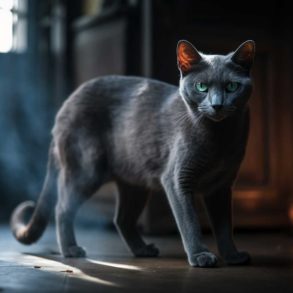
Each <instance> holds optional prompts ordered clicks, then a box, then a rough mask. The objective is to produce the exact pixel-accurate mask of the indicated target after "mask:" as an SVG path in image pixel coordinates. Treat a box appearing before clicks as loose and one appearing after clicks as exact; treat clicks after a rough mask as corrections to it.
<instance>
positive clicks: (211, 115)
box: [198, 107, 236, 122]
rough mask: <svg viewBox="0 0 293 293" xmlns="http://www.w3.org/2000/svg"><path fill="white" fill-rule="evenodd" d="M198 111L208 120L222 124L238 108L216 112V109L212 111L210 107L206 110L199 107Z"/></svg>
mask: <svg viewBox="0 0 293 293" xmlns="http://www.w3.org/2000/svg"><path fill="white" fill-rule="evenodd" d="M198 110H199V111H200V112H201V113H202V114H203V115H204V116H206V117H207V118H208V119H210V120H212V121H215V122H220V121H222V120H224V119H226V118H228V117H229V116H231V115H232V113H233V112H234V111H235V110H236V107H229V108H227V109H225V108H223V109H220V110H214V109H211V108H210V107H206V108H202V107H199V108H198Z"/></svg>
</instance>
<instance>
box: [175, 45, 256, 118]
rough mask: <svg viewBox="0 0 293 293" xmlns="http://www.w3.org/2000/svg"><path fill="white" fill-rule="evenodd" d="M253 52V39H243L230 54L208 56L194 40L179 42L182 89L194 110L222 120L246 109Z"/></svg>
mask: <svg viewBox="0 0 293 293" xmlns="http://www.w3.org/2000/svg"><path fill="white" fill-rule="evenodd" d="M254 54H255V44H254V42H253V41H246V42H244V43H243V44H241V45H240V46H239V47H238V48H237V50H236V51H234V52H232V53H229V54H228V55H205V54H202V53H200V52H198V51H197V50H196V48H195V47H194V46H193V45H192V44H191V43H189V42H187V41H184V40H183V41H179V42H178V46H177V62H178V68H179V70H180V74H181V78H180V87H179V90H180V94H181V96H182V98H183V100H184V102H185V104H186V105H187V107H188V108H189V110H190V111H191V113H192V112H194V113H195V112H196V113H198V112H200V113H202V114H203V115H204V116H206V117H208V118H209V119H211V120H213V121H221V120H223V119H225V118H227V117H229V116H231V115H233V114H235V113H236V112H237V110H241V109H243V108H244V107H245V105H246V103H247V101H248V99H249V96H250V94H251V90H252V82H251V78H250V69H251V66H252V63H253V59H254Z"/></svg>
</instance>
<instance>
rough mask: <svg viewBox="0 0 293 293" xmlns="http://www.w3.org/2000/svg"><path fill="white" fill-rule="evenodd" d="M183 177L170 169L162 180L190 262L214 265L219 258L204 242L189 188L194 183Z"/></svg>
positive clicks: (193, 264)
mask: <svg viewBox="0 0 293 293" xmlns="http://www.w3.org/2000/svg"><path fill="white" fill-rule="evenodd" d="M182 179H183V177H182V176H181V174H180V172H176V170H175V169H170V170H169V171H168V172H166V173H165V174H164V175H163V177H162V179H161V182H162V185H163V187H164V189H165V192H166V194H167V197H168V201H169V203H170V206H171V209H172V212H173V215H174V217H175V220H176V223H177V226H178V229H179V232H180V235H181V238H182V242H183V246H184V249H185V251H186V253H187V256H188V261H189V264H190V265H191V266H195V267H213V266H215V265H216V263H217V258H216V256H215V255H214V254H213V253H211V252H209V251H208V249H207V247H206V246H205V245H204V244H203V241H202V234H201V228H200V225H199V222H198V219H197V215H196V212H195V209H194V206H193V199H192V197H193V192H192V191H191V190H192V188H189V187H191V186H192V184H191V182H189V181H188V180H189V179H186V180H182Z"/></svg>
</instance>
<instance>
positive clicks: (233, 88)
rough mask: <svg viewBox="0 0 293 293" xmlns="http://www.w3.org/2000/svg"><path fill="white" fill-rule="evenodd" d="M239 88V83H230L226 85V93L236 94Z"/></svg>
mask: <svg viewBox="0 0 293 293" xmlns="http://www.w3.org/2000/svg"><path fill="white" fill-rule="evenodd" d="M238 88H239V83H238V82H232V81H231V82H229V83H228V84H227V85H226V91H227V92H229V93H233V92H235V91H236V90H237V89H238Z"/></svg>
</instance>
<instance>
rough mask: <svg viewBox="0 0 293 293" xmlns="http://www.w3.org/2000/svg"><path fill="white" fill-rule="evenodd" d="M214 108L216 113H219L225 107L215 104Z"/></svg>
mask: <svg viewBox="0 0 293 293" xmlns="http://www.w3.org/2000/svg"><path fill="white" fill-rule="evenodd" d="M212 107H213V109H214V110H215V111H219V110H221V109H222V108H223V105H221V104H214V105H212Z"/></svg>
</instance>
